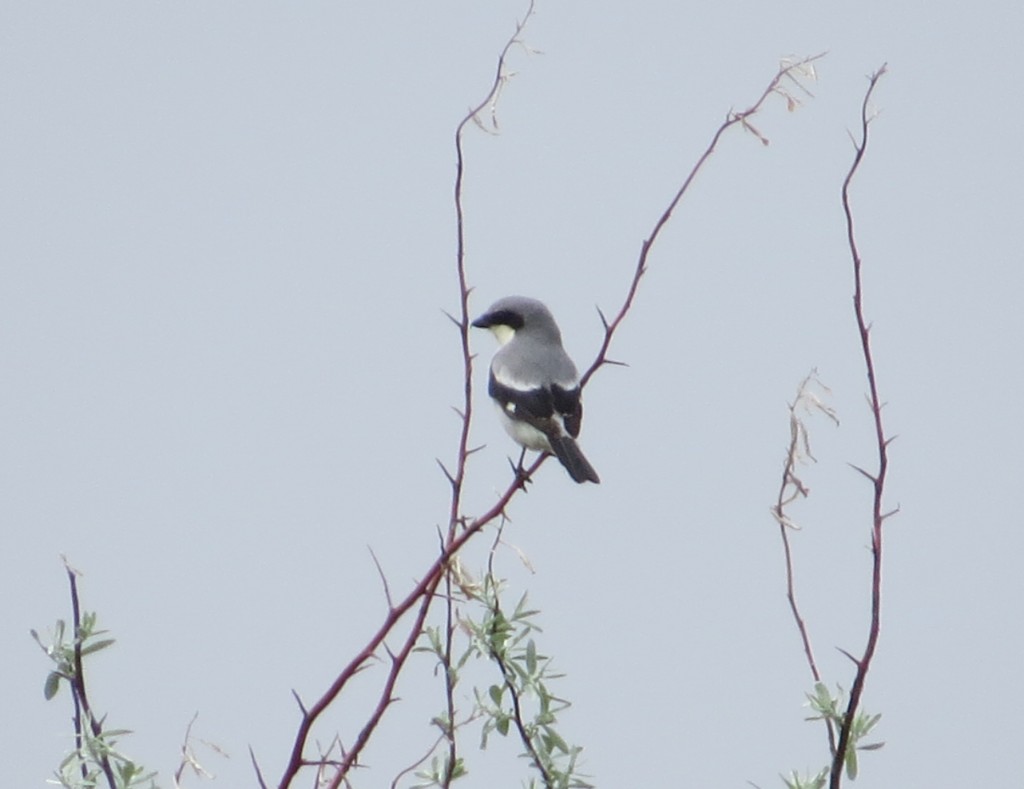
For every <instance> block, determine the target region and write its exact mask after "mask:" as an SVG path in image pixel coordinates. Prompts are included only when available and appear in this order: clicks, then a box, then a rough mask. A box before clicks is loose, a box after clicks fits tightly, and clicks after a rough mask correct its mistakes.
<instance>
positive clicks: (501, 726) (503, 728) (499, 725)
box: [494, 715, 510, 737]
mask: <svg viewBox="0 0 1024 789" xmlns="http://www.w3.org/2000/svg"><path fill="white" fill-rule="evenodd" d="M509 722H510V719H509V718H508V717H507V716H505V715H502V716H501V717H500V718H498V720H497V722H496V723H495V724H494V728H495V729H497V730H498V734H500V735H501V736H502V737H507V736H508V725H509Z"/></svg>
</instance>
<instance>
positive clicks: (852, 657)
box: [836, 647, 860, 668]
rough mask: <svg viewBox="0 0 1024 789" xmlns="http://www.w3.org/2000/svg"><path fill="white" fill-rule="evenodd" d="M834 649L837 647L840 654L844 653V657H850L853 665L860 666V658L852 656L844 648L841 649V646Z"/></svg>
mask: <svg viewBox="0 0 1024 789" xmlns="http://www.w3.org/2000/svg"><path fill="white" fill-rule="evenodd" d="M836 649H837V650H838V651H839V652H840V653H841V654H843V655H846V657H848V658H849V659H850V660H851V661H852V663H853V665H855V666H856V667H857V668H860V660H858V659H857V658H855V657H854V656H853V655H851V654H850V653H849V652H847V651H846V650H845V649H843V648H842V647H836Z"/></svg>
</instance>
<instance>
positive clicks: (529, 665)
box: [526, 638, 537, 677]
mask: <svg viewBox="0 0 1024 789" xmlns="http://www.w3.org/2000/svg"><path fill="white" fill-rule="evenodd" d="M526 670H527V671H528V672H530V676H531V677H532V676H534V675H536V673H537V645H536V644H535V643H534V641H533V639H532V638H531V639H530V640H529V641H527V642H526Z"/></svg>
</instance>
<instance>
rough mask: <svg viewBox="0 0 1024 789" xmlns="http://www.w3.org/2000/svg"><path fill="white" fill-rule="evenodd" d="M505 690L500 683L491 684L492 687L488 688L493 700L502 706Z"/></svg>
mask: <svg viewBox="0 0 1024 789" xmlns="http://www.w3.org/2000/svg"><path fill="white" fill-rule="evenodd" d="M503 690H504V688H502V687H501V686H500V685H491V687H489V688H488V689H487V693H488V695H489V696H490V697H491V701H493V702H494V703H495V704H497V705H498V706H501V696H502V691H503Z"/></svg>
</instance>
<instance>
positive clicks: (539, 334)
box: [473, 296, 562, 346]
mask: <svg viewBox="0 0 1024 789" xmlns="http://www.w3.org/2000/svg"><path fill="white" fill-rule="evenodd" d="M473 325H474V326H476V327H477V328H478V329H490V330H491V331H492V332H493V333H494V336H495V337H497V338H498V342H499V343H501V344H502V345H504V344H505V343H507V342H508V341H509V340H511V339H512V338H513V337H514V336H515V335H516V334H521V335H522V336H524V337H525V336H532V337H535V338H537V339H539V340H543V341H546V342H552V343H556V344H558V345H559V346H560V345H561V344H562V333H561V332H560V331H559V330H558V324H557V323H555V319H554V317H553V316H552V315H551V311H550V310H549V309H548V308H547V307H545V306H544V303H543V302H540V301H537V299H531V298H527V297H526V296H506V297H505V298H503V299H498V301H496V302H494V304H492V305H491V306H490V309H488V310H487V312H485V313H484V314H483V315H481V316H480V317H479V318H477V319H476V320H475V321H473Z"/></svg>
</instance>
